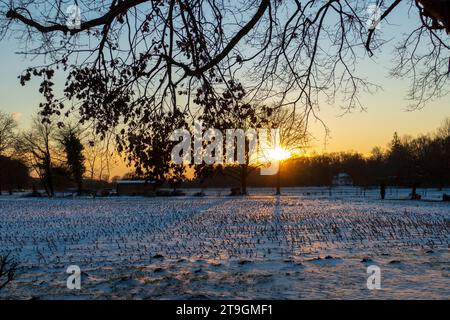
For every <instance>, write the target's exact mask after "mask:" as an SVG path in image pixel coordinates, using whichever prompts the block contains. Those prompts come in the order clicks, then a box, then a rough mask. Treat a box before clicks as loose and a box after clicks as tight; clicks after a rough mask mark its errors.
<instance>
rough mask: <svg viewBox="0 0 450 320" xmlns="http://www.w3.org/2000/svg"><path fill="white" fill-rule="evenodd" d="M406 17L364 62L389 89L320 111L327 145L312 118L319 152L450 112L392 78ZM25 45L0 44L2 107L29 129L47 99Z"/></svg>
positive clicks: (382, 137) (352, 146)
mask: <svg viewBox="0 0 450 320" xmlns="http://www.w3.org/2000/svg"><path fill="white" fill-rule="evenodd" d="M403 9H405V10H407V8H403ZM399 11H402V10H399ZM405 17H406V14H405V13H402V14H399V13H398V12H397V13H396V15H394V16H393V17H392V18H391V20H390V24H388V23H386V22H385V23H383V24H382V26H381V30H380V31H381V32H383V34H387V35H389V34H393V35H399V37H398V38H393V40H392V41H391V42H390V43H389V45H387V46H385V47H383V50H382V51H376V52H375V55H376V56H375V57H374V59H369V58H365V59H363V60H362V61H361V66H362V68H363V69H360V70H364V73H366V77H367V79H369V80H370V81H372V82H375V83H376V84H379V85H381V86H382V88H383V89H382V90H380V91H379V92H377V93H375V94H373V95H370V94H366V95H364V96H362V99H361V100H362V102H363V104H364V105H365V107H366V111H361V110H355V111H353V112H352V113H350V114H344V115H342V110H340V109H339V107H338V106H336V105H327V104H325V103H324V104H323V105H321V106H320V108H321V110H320V112H319V114H318V115H319V116H320V117H321V119H322V120H323V121H324V122H325V123H326V125H327V126H328V128H329V129H330V139H328V141H327V145H326V146H325V145H324V130H323V127H322V125H321V124H319V123H314V122H311V123H310V128H311V132H312V134H313V136H314V137H315V139H314V140H313V141H312V145H311V147H312V149H313V150H315V151H317V152H319V153H320V152H333V151H349V150H353V151H359V152H361V153H364V154H368V153H369V152H370V151H371V149H372V148H373V147H374V146H382V147H384V146H386V144H387V143H388V142H389V141H390V139H391V138H392V135H393V133H394V132H395V131H397V132H398V133H399V134H400V135H404V134H410V135H417V134H420V133H427V132H431V131H434V130H435V129H436V128H437V127H439V125H440V124H441V122H442V121H443V120H444V119H445V118H446V117H449V116H450V96H447V97H445V98H442V99H440V100H438V101H434V102H432V103H429V104H428V105H427V106H426V108H424V109H422V110H417V111H414V112H411V111H407V110H406V107H407V106H408V101H407V100H406V93H407V89H408V85H409V82H408V80H397V79H392V78H390V77H389V68H390V67H391V66H392V63H391V60H392V58H393V54H392V52H393V45H394V44H395V43H396V42H397V40H398V39H400V35H401V34H402V33H403V32H404V31H405V30H410V29H411V26H412V23H413V21H412V20H411V19H409V20H408V19H406V18H405ZM19 49H20V47H19V43H18V41H16V40H15V39H9V40H4V41H2V42H0V53H1V57H2V59H1V61H0V67H1V73H0V95H1V99H0V110H2V111H5V112H9V113H14V115H15V117H16V119H17V120H18V121H19V123H20V126H21V127H22V128H26V127H27V126H28V125H29V122H30V118H31V115H33V114H35V113H36V111H37V106H38V104H39V102H40V101H41V100H42V97H41V96H40V94H39V93H38V86H37V83H36V82H32V83H30V84H29V85H27V86H26V87H21V86H20V84H19V81H18V79H17V76H18V75H19V74H20V73H21V71H22V70H23V69H25V68H26V67H28V66H30V65H34V64H38V62H33V61H30V60H29V59H25V58H24V57H22V56H19V55H17V54H15V52H17V51H19Z"/></svg>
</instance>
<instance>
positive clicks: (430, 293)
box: [0, 189, 450, 299]
mask: <svg viewBox="0 0 450 320" xmlns="http://www.w3.org/2000/svg"><path fill="white" fill-rule="evenodd" d="M325 190H326V189H325ZM224 194H225V192H224ZM287 194H288V195H286V196H282V197H275V196H272V195H270V192H267V195H266V194H263V193H261V194H260V195H259V196H257V195H255V196H249V197H243V198H240V197H238V198H232V197H226V196H220V197H219V196H217V195H212V196H207V197H204V198H197V197H179V198H139V197H135V198H126V197H124V198H108V199H100V198H97V199H95V200H93V199H29V198H17V197H8V196H3V197H0V253H4V252H8V251H11V252H12V256H13V257H14V258H15V259H16V261H17V262H19V264H20V268H19V270H18V274H17V279H16V280H15V281H14V282H12V283H10V284H9V285H8V286H7V287H5V288H4V289H2V290H0V298H2V299H9V298H20V299H22V298H24V299H28V298H41V299H60V298H63V299H86V298H88V299H123V298H133V299H166V298H173V299H177V298H192V299H207V298H211V299H213V298H216V299H229V298H230V299H231V298H237V299H314V298H319V299H328V298H333V299H372V298H382V299H385V298H386V299H400V298H406V299H418V298H430V299H448V298H449V297H450V280H449V268H450V264H449V262H450V260H449V258H450V255H449V230H450V224H449V219H450V204H448V203H447V204H446V203H439V202H413V201H397V200H386V201H383V202H382V201H380V200H377V199H376V197H375V196H374V197H373V198H372V197H357V195H356V194H355V196H354V197H350V196H349V197H347V196H346V197H339V196H333V197H325V195H324V196H323V197H322V196H320V195H319V194H318V195H316V196H314V195H312V194H311V193H309V195H308V196H307V197H305V196H303V194H302V193H301V192H297V194H296V193H295V192H287ZM69 265H78V266H79V267H80V268H81V270H82V272H83V273H82V282H81V286H82V288H81V290H69V289H67V287H66V280H67V277H68V276H69V275H68V274H66V269H67V267H68V266H69ZM369 265H377V266H379V267H380V268H381V286H382V288H381V290H368V289H367V286H366V281H367V277H368V276H369V275H368V274H367V273H366V270H367V267H368V266H369Z"/></svg>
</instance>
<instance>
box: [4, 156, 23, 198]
mask: <svg viewBox="0 0 450 320" xmlns="http://www.w3.org/2000/svg"><path fill="white" fill-rule="evenodd" d="M28 182H29V174H28V167H27V166H26V164H25V163H24V162H23V161H20V160H18V159H12V158H8V157H3V156H0V194H2V189H6V190H8V192H9V194H12V191H13V189H15V188H17V189H22V188H26V187H27V185H28Z"/></svg>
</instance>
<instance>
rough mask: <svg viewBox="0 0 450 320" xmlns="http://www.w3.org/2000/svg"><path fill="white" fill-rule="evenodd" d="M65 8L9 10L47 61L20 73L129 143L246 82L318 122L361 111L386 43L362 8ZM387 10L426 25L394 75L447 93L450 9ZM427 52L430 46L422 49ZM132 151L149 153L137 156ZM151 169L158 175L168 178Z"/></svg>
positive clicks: (3, 6)
mask: <svg viewBox="0 0 450 320" xmlns="http://www.w3.org/2000/svg"><path fill="white" fill-rule="evenodd" d="M402 3H404V5H401V4H402ZM64 4H65V2H62V1H60V0H43V1H29V0H11V1H2V2H0V15H1V16H2V19H1V20H0V38H1V39H3V38H6V37H8V36H10V35H12V36H13V37H14V38H18V39H20V41H21V45H22V47H23V48H24V50H23V51H24V52H25V53H31V54H33V55H40V56H43V57H44V58H46V59H45V61H48V63H47V64H46V65H44V66H39V67H31V68H28V69H26V70H24V72H23V74H22V75H21V76H20V82H21V84H22V85H25V84H26V83H27V82H28V81H30V80H31V79H32V78H33V77H39V78H41V79H42V81H41V84H40V92H41V93H42V94H43V96H44V98H45V102H44V103H42V104H41V106H40V107H41V113H42V115H44V116H45V117H50V116H52V115H60V114H66V115H68V114H69V113H72V112H77V113H78V114H79V116H80V119H81V122H82V123H84V122H88V121H91V120H93V121H94V123H95V126H96V130H97V131H98V132H99V133H101V134H103V135H104V134H105V133H106V132H109V131H110V130H111V128H120V129H123V130H124V132H123V133H122V134H119V135H118V136H117V139H118V140H119V143H120V144H124V143H125V144H129V145H136V140H138V141H147V140H148V139H149V138H148V135H146V134H145V133H144V132H143V131H142V130H140V129H138V130H136V129H137V127H138V126H141V125H142V124H147V123H151V124H152V125H153V124H154V125H155V126H156V127H158V122H156V121H155V120H154V119H157V118H160V119H165V118H166V117H167V115H168V114H169V112H170V113H171V114H176V113H177V112H179V113H182V114H185V113H187V112H191V113H192V114H196V113H198V112H200V113H205V112H206V113H207V112H209V111H211V110H217V108H218V107H219V105H217V104H214V101H211V102H212V103H210V104H207V105H206V106H205V107H204V108H201V109H200V110H199V109H198V105H196V103H193V100H194V99H195V98H196V96H197V95H203V93H204V92H210V94H209V95H210V96H216V97H217V96H221V95H222V94H223V93H224V92H226V91H227V90H229V88H228V84H229V82H230V81H234V82H238V81H237V79H238V77H240V78H241V79H245V83H243V86H244V88H245V89H246V92H247V93H248V97H250V98H249V101H247V102H248V103H251V104H252V105H261V104H264V103H266V101H267V100H270V101H271V102H273V103H274V104H275V105H278V106H291V107H293V109H294V108H297V109H302V110H301V113H302V114H304V119H305V120H307V119H309V118H311V117H317V116H316V111H317V110H318V108H319V101H321V99H323V98H326V99H333V98H336V97H342V101H343V104H344V105H343V107H344V108H345V109H346V110H353V109H354V108H359V107H362V106H361V104H360V100H359V96H360V93H361V92H364V91H365V90H370V89H372V88H374V86H373V85H372V84H371V83H370V82H368V81H367V80H366V79H365V78H364V77H363V76H362V75H361V74H359V72H358V70H359V68H363V67H364V66H360V65H359V64H358V61H359V60H358V58H359V53H360V51H361V50H358V48H360V49H362V50H365V51H366V52H367V53H368V54H369V55H373V54H374V53H375V49H379V48H381V47H382V45H383V44H384V43H385V42H387V41H386V40H385V39H383V38H382V37H381V33H379V32H377V28H375V26H376V25H375V24H374V25H367V4H368V3H367V2H365V1H360V0H349V1H338V0H331V1H314V0H310V1H307V2H304V1H278V0H259V1H251V2H245V1H241V2H236V1H217V0H211V1H186V0H129V1H119V0H108V1H101V2H98V1H86V0H79V1H77V4H78V5H79V6H80V9H81V11H82V12H83V20H82V21H81V22H80V24H79V25H78V26H76V27H74V28H72V27H71V25H70V24H67V23H66V22H67V20H68V18H69V17H67V14H66V12H65V10H62V5H64ZM379 4H380V11H381V16H380V21H384V20H387V19H388V18H389V17H392V16H393V15H394V14H395V13H397V12H399V13H402V12H403V14H405V15H406V14H410V15H412V16H413V17H414V19H415V21H416V25H414V26H411V29H410V30H409V33H408V34H407V35H406V36H405V37H404V38H402V39H403V40H402V41H401V43H400V44H399V45H398V46H397V48H398V52H397V53H396V57H397V58H398V64H397V65H396V67H395V68H394V70H393V75H395V76H398V77H400V78H402V79H404V78H406V77H408V76H411V78H412V87H411V93H410V97H411V98H412V99H413V101H414V104H415V106H416V107H421V106H423V105H424V104H425V103H426V102H428V101H429V100H431V99H433V98H436V97H439V96H442V95H444V94H445V93H446V92H447V90H446V88H448V81H449V77H448V52H449V45H448V37H447V34H446V33H445V30H447V31H448V30H449V21H448V15H447V14H446V12H448V11H449V10H448V9H449V4H448V1H440V0H417V1H416V0H408V1H400V0H395V1H390V2H389V3H387V2H384V1H381V2H380V3H379ZM408 5H409V6H410V8H409V9H410V10H406V9H407V6H408ZM235 12H239V15H234V14H233V13H235ZM389 40H390V39H389ZM31 42H32V43H33V44H36V45H33V46H30V45H29V44H30V43H31ZM419 46H420V47H421V48H426V49H425V50H415V48H417V47H419ZM29 48H32V49H29ZM56 72H58V73H62V76H64V77H66V79H67V81H66V83H65V84H64V88H63V93H62V95H61V94H57V93H56V90H55V85H54V82H53V80H54V77H55V73H56ZM364 75H365V70H364ZM339 93H341V94H339ZM67 101H71V102H73V103H66V102H67ZM169 123H170V122H169ZM169 127H170V125H169ZM125 133H126V134H125ZM138 133H142V134H143V136H141V137H139V136H138ZM124 139H128V142H125V141H123V140H124ZM147 142H148V141H147ZM151 145H152V144H149V143H146V147H145V148H144V149H147V148H148V147H150V146H151ZM156 147H157V146H156ZM133 149H134V148H133ZM163 149H164V148H156V149H155V150H154V151H152V152H153V153H155V152H157V151H158V152H160V151H164V150H163ZM131 155H133V156H144V155H143V154H142V152H141V151H138V150H136V149H135V150H134V152H132V153H131ZM162 156H163V155H162ZM152 157H153V156H152ZM163 157H164V156H163ZM131 160H132V161H136V162H142V161H141V159H131ZM144 162H147V161H144ZM145 166H147V165H145ZM147 167H148V166H147ZM152 167H153V168H152V169H151V171H152V172H153V173H152V174H155V175H156V176H160V174H158V173H157V171H159V169H157V168H156V167H155V166H153V165H152ZM141 168H142V167H141ZM162 171H164V172H167V170H162Z"/></svg>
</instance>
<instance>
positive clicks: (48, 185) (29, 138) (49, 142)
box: [15, 117, 56, 196]
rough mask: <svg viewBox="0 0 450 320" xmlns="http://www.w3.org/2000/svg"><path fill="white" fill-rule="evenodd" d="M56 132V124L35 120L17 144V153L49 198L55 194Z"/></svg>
mask: <svg viewBox="0 0 450 320" xmlns="http://www.w3.org/2000/svg"><path fill="white" fill-rule="evenodd" d="M55 132H56V126H55V125H54V124H52V123H48V122H42V120H41V119H40V118H39V117H37V118H34V119H33V122H32V124H31V128H30V129H29V130H27V131H25V132H22V133H21V134H20V135H19V137H18V139H17V141H16V143H15V149H16V151H17V152H18V154H19V155H20V157H22V158H23V159H24V160H25V161H26V163H27V164H28V165H29V166H30V167H31V168H32V169H33V170H34V172H35V173H36V174H37V176H38V177H39V179H40V181H41V183H42V186H43V187H44V189H45V191H46V193H47V195H48V196H54V194H55V189H54V185H53V172H52V169H53V166H54V156H55V150H56V145H55V141H54V134H55Z"/></svg>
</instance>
